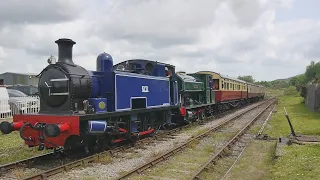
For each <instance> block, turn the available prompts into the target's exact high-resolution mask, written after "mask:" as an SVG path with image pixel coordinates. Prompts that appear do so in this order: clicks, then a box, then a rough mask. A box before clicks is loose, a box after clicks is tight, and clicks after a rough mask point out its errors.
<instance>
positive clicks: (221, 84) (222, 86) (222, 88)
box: [221, 81, 224, 89]
mask: <svg viewBox="0 0 320 180" xmlns="http://www.w3.org/2000/svg"><path fill="white" fill-rule="evenodd" d="M223 87H224V86H223V81H221V89H223Z"/></svg>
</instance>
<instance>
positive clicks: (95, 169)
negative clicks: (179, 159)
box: [49, 104, 256, 180]
mask: <svg viewBox="0 0 320 180" xmlns="http://www.w3.org/2000/svg"><path fill="white" fill-rule="evenodd" d="M255 105H256V104H252V105H249V106H248V107H246V108H244V109H240V110H237V111H235V112H234V113H232V114H228V115H225V116H224V117H222V118H218V119H215V120H213V121H211V122H208V123H206V124H204V125H201V126H198V127H194V128H190V129H189V130H185V131H184V130H182V131H181V132H178V133H177V134H176V135H175V138H173V139H167V140H166V141H156V142H155V143H151V144H147V145H145V146H144V147H143V148H141V149H134V150H132V151H131V152H127V151H126V152H120V153H118V154H117V155H115V156H113V157H112V158H111V159H112V161H111V162H110V163H106V164H103V163H94V164H90V165H89V166H87V167H82V168H76V169H74V170H71V171H68V172H64V173H61V174H58V175H56V176H52V177H50V178H49V179H67V180H71V179H116V178H117V177H119V176H120V175H121V174H122V173H125V172H128V171H130V170H133V169H134V168H137V167H139V166H141V165H142V164H144V163H146V162H147V161H149V160H151V159H152V158H154V157H156V156H158V155H161V154H162V153H165V152H166V151H168V150H171V149H173V148H174V147H177V146H179V145H181V144H183V143H185V142H186V141H187V140H188V139H190V138H192V137H193V136H194V135H195V134H197V132H200V131H203V130H205V129H208V128H211V127H213V126H215V125H217V124H218V123H220V122H222V121H224V120H225V119H227V118H230V117H232V116H234V115H235V114H238V113H240V112H243V111H245V110H247V109H249V108H251V107H253V106H255Z"/></svg>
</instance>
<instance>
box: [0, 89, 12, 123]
mask: <svg viewBox="0 0 320 180" xmlns="http://www.w3.org/2000/svg"><path fill="white" fill-rule="evenodd" d="M9 113H10V106H9V94H8V91H7V88H6V86H4V85H0V118H6V117H7V116H8V115H9Z"/></svg>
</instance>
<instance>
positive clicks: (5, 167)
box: [0, 108, 237, 177]
mask: <svg viewBox="0 0 320 180" xmlns="http://www.w3.org/2000/svg"><path fill="white" fill-rule="evenodd" d="M233 110H237V108H235V109H231V110H228V111H225V112H223V113H221V114H216V115H214V116H210V117H206V118H205V119H204V120H200V121H196V122H194V123H190V124H188V125H185V126H182V127H177V128H174V129H172V130H169V131H162V132H160V133H159V134H156V135H155V136H154V137H147V138H144V139H139V140H138V141H137V142H136V144H135V145H140V144H143V143H144V141H148V140H153V139H157V138H158V136H160V137H161V136H165V135H172V134H174V133H176V132H179V131H181V130H182V129H185V128H188V127H191V126H193V125H197V124H201V123H204V122H208V121H210V120H212V119H213V118H215V117H216V118H219V117H223V116H225V115H226V114H227V113H230V112H232V111H233ZM120 148H121V147H120ZM129 148H130V147H129ZM113 151H114V150H113ZM101 153H102V154H101V155H103V154H105V153H110V150H109V151H107V152H101ZM110 154H112V153H110ZM54 155H55V153H54V152H50V153H46V154H42V155H39V156H34V157H30V158H26V159H22V160H18V161H15V162H11V163H7V164H4V165H0V177H1V174H4V173H6V172H7V171H9V170H11V169H13V168H16V167H18V166H20V165H25V164H30V163H33V162H35V161H41V160H43V159H46V158H50V157H51V156H54Z"/></svg>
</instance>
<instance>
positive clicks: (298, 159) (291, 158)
mask: <svg viewBox="0 0 320 180" xmlns="http://www.w3.org/2000/svg"><path fill="white" fill-rule="evenodd" d="M282 150H283V152H284V156H282V157H280V158H279V159H278V160H277V161H276V162H275V163H274V164H273V165H269V169H270V170H269V174H268V175H267V176H265V178H264V179H265V180H268V179H283V180H285V179H297V180H298V179H299V180H300V179H319V178H320V177H319V174H320V168H319V166H320V145H296V144H294V145H291V146H287V147H284V148H283V149H282Z"/></svg>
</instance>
